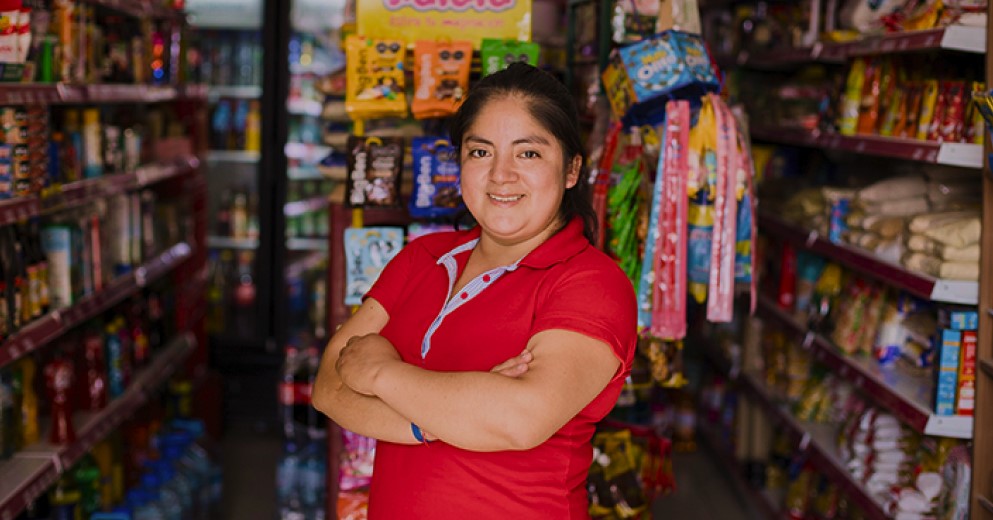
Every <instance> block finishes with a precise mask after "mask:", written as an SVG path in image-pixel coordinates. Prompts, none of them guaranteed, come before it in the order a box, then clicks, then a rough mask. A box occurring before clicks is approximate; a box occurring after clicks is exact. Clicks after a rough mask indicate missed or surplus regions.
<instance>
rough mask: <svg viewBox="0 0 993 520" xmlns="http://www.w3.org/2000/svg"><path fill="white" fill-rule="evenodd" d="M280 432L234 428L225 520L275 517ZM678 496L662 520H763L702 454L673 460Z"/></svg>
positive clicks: (660, 514) (225, 456) (660, 503)
mask: <svg viewBox="0 0 993 520" xmlns="http://www.w3.org/2000/svg"><path fill="white" fill-rule="evenodd" d="M279 454H280V443H279V440H278V431H276V430H275V429H273V428H267V427H265V426H264V425H262V424H259V423H256V424H251V423H248V422H239V423H235V424H231V425H230V427H229V429H228V432H227V433H226V434H225V436H224V438H223V439H222V442H221V457H222V463H223V467H224V500H223V504H224V510H223V511H224V515H223V516H222V519H223V520H253V519H259V520H269V519H272V518H275V503H276V490H275V473H274V472H275V467H276V462H277V460H278V458H279ZM673 467H674V470H675V472H676V486H677V487H676V491H675V492H673V493H672V494H670V495H668V496H665V497H661V498H659V499H657V500H656V501H655V504H654V505H653V507H652V518H653V519H658V520H676V519H678V520H713V519H715V518H719V519H721V520H762V516H760V515H759V513H758V512H757V511H756V509H755V508H754V507H753V506H752V504H751V503H750V502H749V501H748V499H747V498H746V497H745V496H743V495H741V494H740V493H739V492H738V491H737V490H736V488H735V487H734V483H733V481H732V480H731V477H730V475H729V474H728V472H727V470H726V469H725V468H722V467H721V466H720V465H719V464H718V463H717V462H716V460H715V459H714V458H713V457H712V456H711V455H710V454H709V453H708V452H706V451H704V450H703V449H701V450H699V451H696V452H692V453H676V454H674V455H673Z"/></svg>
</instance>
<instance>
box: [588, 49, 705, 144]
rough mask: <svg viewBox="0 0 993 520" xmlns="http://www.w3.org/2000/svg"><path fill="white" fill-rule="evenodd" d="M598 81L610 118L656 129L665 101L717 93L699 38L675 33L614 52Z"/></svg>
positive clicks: (663, 112) (663, 113)
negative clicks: (604, 95) (602, 88)
mask: <svg viewBox="0 0 993 520" xmlns="http://www.w3.org/2000/svg"><path fill="white" fill-rule="evenodd" d="M601 79H602V80H603V85H604V88H605V89H606V91H607V99H608V100H610V108H611V110H612V111H613V112H614V114H615V115H617V116H618V117H619V118H622V119H624V120H625V122H626V123H630V124H639V125H642V124H649V125H653V126H655V125H658V124H660V123H661V122H662V120H663V119H664V117H665V102H666V101H668V100H669V99H677V98H679V99H691V98H692V99H696V98H699V97H700V96H702V95H704V94H706V93H709V92H717V91H718V90H719V89H720V82H719V80H718V78H717V75H716V74H715V73H714V71H713V68H712V67H711V60H710V55H709V54H708V53H707V48H706V46H705V45H704V43H703V40H702V39H701V37H700V36H699V35H695V34H689V33H684V32H680V31H665V32H663V33H660V34H657V35H655V36H653V37H651V38H648V39H646V40H643V41H641V42H638V43H636V44H633V45H629V46H626V47H620V48H618V49H615V50H614V51H612V52H611V55H610V63H609V64H608V65H607V68H606V69H604V71H603V74H602V75H601Z"/></svg>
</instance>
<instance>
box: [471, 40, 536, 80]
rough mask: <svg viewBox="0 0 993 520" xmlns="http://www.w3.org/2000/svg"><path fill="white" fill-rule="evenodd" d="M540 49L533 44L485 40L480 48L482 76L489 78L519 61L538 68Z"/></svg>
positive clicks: (516, 41)
mask: <svg viewBox="0 0 993 520" xmlns="http://www.w3.org/2000/svg"><path fill="white" fill-rule="evenodd" d="M540 49H541V46H539V45H538V44H537V43H533V42H522V41H518V40H499V39H493V38H483V41H482V44H481V45H480V47H479V59H480V64H481V68H482V75H483V76H488V75H490V74H493V73H494V72H497V71H500V70H503V69H505V68H507V67H508V66H509V65H510V64H511V63H516V62H519V61H520V62H524V63H528V64H531V65H535V66H537V65H538V52H539V51H540Z"/></svg>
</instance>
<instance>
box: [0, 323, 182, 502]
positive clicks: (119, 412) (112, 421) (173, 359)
mask: <svg viewBox="0 0 993 520" xmlns="http://www.w3.org/2000/svg"><path fill="white" fill-rule="evenodd" d="M196 346H197V341H196V337H195V336H194V335H193V334H191V333H189V332H185V333H182V334H180V335H179V336H177V337H176V338H175V339H173V340H172V341H171V342H170V343H169V344H168V345H166V346H165V349H164V350H163V352H162V353H161V354H160V355H159V356H158V357H156V358H155V360H154V361H152V364H151V365H150V366H148V367H147V368H145V369H144V370H142V371H141V372H140V373H139V374H138V375H137V377H135V379H134V381H133V382H132V383H131V384H130V385H129V386H128V388H127V390H126V391H125V392H124V394H123V395H122V396H121V397H119V398H117V399H115V400H114V401H112V402H111V403H110V404H108V405H107V407H106V408H104V409H103V410H100V411H99V412H94V413H82V412H81V413H79V414H76V415H75V421H74V422H76V424H77V425H78V426H77V427H76V433H77V437H76V441H75V442H73V443H71V444H68V445H65V446H59V445H52V444H49V443H47V442H40V443H38V444H35V445H32V446H29V447H27V448H25V449H24V450H23V451H20V452H18V453H17V454H15V455H14V456H13V457H12V458H11V459H9V460H6V461H3V462H0V518H14V517H16V516H17V515H18V514H19V513H20V512H21V511H23V510H24V509H25V508H26V507H27V506H28V504H30V503H31V502H32V501H34V499H36V498H37V497H39V496H41V495H42V493H44V492H45V491H47V490H48V488H49V487H51V485H52V484H53V483H55V481H56V480H57V479H58V478H59V476H60V475H62V474H63V473H64V472H65V471H66V470H68V469H69V468H70V467H72V465H73V464H75V463H76V462H77V461H78V460H79V459H80V458H81V457H82V456H83V455H84V454H86V453H88V452H89V451H90V450H91V449H92V448H93V446H94V445H96V444H97V443H98V442H100V441H101V440H103V439H104V438H105V437H107V435H109V434H110V433H111V432H112V431H114V430H115V429H116V428H117V427H118V426H119V425H120V424H121V423H123V422H124V421H125V420H126V419H128V418H129V417H131V415H133V414H134V413H135V412H136V411H137V410H138V409H140V408H141V407H142V406H144V404H145V403H146V402H147V401H148V399H149V398H150V397H152V395H154V394H155V392H157V391H158V389H159V388H161V387H162V386H163V385H164V384H165V383H166V381H168V379H169V377H171V376H172V374H173V373H174V372H175V371H176V370H177V369H179V368H180V367H181V366H182V363H183V361H184V360H185V359H186V358H187V357H188V356H189V354H190V353H191V352H193V350H194V349H195V348H196Z"/></svg>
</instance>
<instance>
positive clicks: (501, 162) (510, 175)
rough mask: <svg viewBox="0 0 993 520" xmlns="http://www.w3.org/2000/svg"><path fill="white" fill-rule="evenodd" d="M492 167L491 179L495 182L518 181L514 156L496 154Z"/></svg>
mask: <svg viewBox="0 0 993 520" xmlns="http://www.w3.org/2000/svg"><path fill="white" fill-rule="evenodd" d="M491 166H492V167H491V170H490V179H491V180H493V181H494V182H512V181H514V180H516V179H517V171H516V170H515V169H514V161H513V155H511V154H495V155H494V157H493V162H492V163H491Z"/></svg>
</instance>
